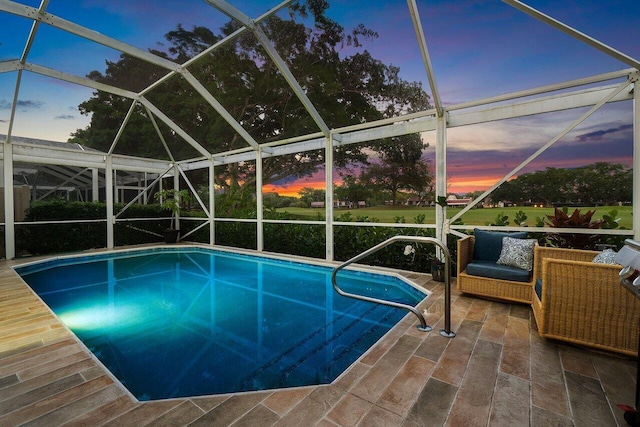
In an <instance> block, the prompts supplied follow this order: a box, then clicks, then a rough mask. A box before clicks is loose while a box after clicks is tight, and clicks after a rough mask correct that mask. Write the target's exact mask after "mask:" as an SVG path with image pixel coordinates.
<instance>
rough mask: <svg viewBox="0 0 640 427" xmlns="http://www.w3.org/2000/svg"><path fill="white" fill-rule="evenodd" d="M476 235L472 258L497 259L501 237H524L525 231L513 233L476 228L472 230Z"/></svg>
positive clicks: (525, 235) (482, 259)
mask: <svg viewBox="0 0 640 427" xmlns="http://www.w3.org/2000/svg"><path fill="white" fill-rule="evenodd" d="M473 234H474V236H475V237H476V241H475V244H474V246H473V259H474V260H479V261H493V262H496V261H498V258H500V252H502V238H503V237H513V238H514V239H526V238H527V232H526V231H518V232H515V233H505V232H503V231H485V230H480V229H479V228H476V229H474V230H473Z"/></svg>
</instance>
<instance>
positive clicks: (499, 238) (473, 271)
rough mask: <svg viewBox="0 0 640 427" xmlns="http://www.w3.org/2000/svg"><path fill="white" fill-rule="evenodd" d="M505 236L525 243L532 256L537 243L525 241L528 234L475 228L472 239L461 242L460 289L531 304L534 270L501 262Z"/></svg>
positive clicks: (473, 293)
mask: <svg viewBox="0 0 640 427" xmlns="http://www.w3.org/2000/svg"><path fill="white" fill-rule="evenodd" d="M505 237H509V238H512V239H523V241H526V242H527V244H528V245H529V247H530V251H531V253H530V254H529V255H530V256H531V257H533V247H535V246H536V245H537V244H536V242H535V241H534V240H533V239H525V238H526V237H527V233H526V232H518V233H503V232H489V231H485V230H480V229H475V230H474V235H473V236H468V237H465V238H462V239H460V240H458V266H457V280H456V286H457V289H458V290H459V291H460V292H464V293H468V294H472V295H477V296H481V297H485V298H491V299H499V300H505V301H513V302H520V303H525V304H531V296H532V294H533V277H532V275H531V271H530V270H529V269H526V268H519V267H515V266H513V265H504V264H500V263H498V261H499V259H500V256H501V255H502V249H503V246H502V242H503V239H504V238H505ZM529 262H531V260H530V261H529Z"/></svg>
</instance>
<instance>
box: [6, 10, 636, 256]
mask: <svg viewBox="0 0 640 427" xmlns="http://www.w3.org/2000/svg"><path fill="white" fill-rule="evenodd" d="M291 1H292V0H285V1H282V2H281V3H280V4H278V5H277V6H276V7H274V8H272V9H271V10H270V11H268V12H267V13H265V14H263V15H261V16H259V17H257V18H255V19H251V18H250V17H248V16H247V15H246V14H244V13H243V12H242V11H240V10H238V9H237V8H235V7H234V6H232V5H231V4H229V3H227V2H226V1H224V0H206V2H207V3H208V4H210V5H211V6H212V7H215V8H216V9H218V10H219V11H221V12H222V13H224V14H226V15H227V16H228V17H230V18H231V19H234V20H236V21H238V22H239V23H240V24H241V25H242V27H241V28H240V29H238V30H237V31H236V32H235V33H233V34H232V35H230V36H228V37H227V38H226V39H223V40H221V41H219V42H218V43H216V44H215V45H212V46H210V47H209V48H208V49H206V50H204V51H203V52H202V53H201V54H199V55H197V56H196V57H194V58H192V59H191V60H189V61H188V62H186V63H184V64H178V63H175V62H172V61H169V60H167V59H165V58H162V57H159V56H157V55H154V54H152V53H150V52H147V51H144V50H141V49H138V48H135V47H133V46H130V45H128V44H126V43H123V42H121V41H119V40H115V39H113V38H110V37H107V36H104V35H102V34H100V33H97V32H95V31H93V30H91V29H89V28H86V27H83V26H81V25H78V24H76V23H73V22H70V21H67V20H65V19H62V18H60V17H57V16H54V15H52V14H50V13H48V12H47V11H46V10H47V6H48V4H49V0H43V1H42V3H41V4H40V6H39V7H38V8H32V7H28V6H25V5H23V4H19V3H16V2H13V1H9V0H0V13H9V14H12V15H16V16H20V17H22V18H25V19H29V20H31V21H32V23H33V25H32V28H31V31H30V33H29V36H28V38H27V39H26V40H25V45H24V51H23V53H22V55H21V57H20V58H19V59H15V60H9V61H3V62H0V73H11V72H13V73H16V84H15V92H14V96H13V100H14V102H13V106H12V110H11V116H10V117H11V118H10V123H9V131H8V134H7V136H6V138H5V140H4V141H2V148H3V150H2V159H3V162H2V165H3V176H4V182H5V183H6V182H13V168H14V164H15V163H17V162H20V163H45V164H50V165H68V166H74V167H80V168H89V169H91V170H93V171H96V170H98V169H101V170H104V171H105V173H104V181H105V186H106V188H107V189H113V188H114V173H115V172H116V171H135V172H146V173H149V174H152V175H154V174H155V176H160V175H163V174H168V175H169V176H173V177H174V185H176V186H177V185H178V176H180V175H181V176H183V177H185V175H184V172H185V171H188V170H193V169H208V171H209V186H210V188H213V170H214V169H213V168H214V166H216V165H224V164H231V163H236V162H241V161H255V162H256V171H257V173H256V175H257V176H256V178H257V188H258V189H260V188H262V174H261V171H262V159H264V158H266V157H269V156H278V155H284V154H291V153H298V152H304V151H309V150H325V154H326V165H327V167H325V170H326V174H325V185H326V189H327V191H326V201H325V209H326V212H325V217H326V218H327V219H326V221H304V222H302V223H308V224H323V225H325V227H326V251H325V252H326V259H327V260H333V258H334V255H333V227H334V225H336V224H337V225H366V224H358V223H337V222H334V220H333V213H334V212H333V194H332V191H330V190H331V189H332V188H333V187H332V185H333V171H332V169H333V168H332V166H331V165H332V164H333V160H332V159H333V149H334V148H335V147H337V146H341V145H346V144H355V143H359V142H363V141H369V140H375V139H380V138H386V137H390V136H398V135H405V134H411V133H418V132H430V131H433V132H435V134H436V196H446V188H447V178H446V177H447V161H446V152H447V130H448V129H451V128H455V127H459V126H467V125H472V124H478V123H487V122H492V121H497V120H505V119H510V118H516V117H525V116H531V115H535V114H541V113H546V112H557V111H563V110H569V109H577V108H583V107H589V108H590V109H589V111H587V112H586V113H585V114H583V115H582V116H581V117H580V118H579V119H577V120H576V121H574V122H573V123H570V124H568V126H567V128H566V129H565V130H564V131H563V132H562V133H560V134H559V135H557V136H556V137H554V138H553V139H551V140H550V141H548V142H547V143H546V144H545V145H543V146H542V147H541V148H540V149H539V150H538V151H537V152H536V153H534V154H533V155H532V156H530V157H529V158H528V159H526V160H524V161H523V162H522V163H521V164H520V165H519V166H518V167H517V168H515V169H514V170H513V171H511V172H510V173H509V174H508V175H506V176H505V177H504V178H503V179H502V180H500V181H499V182H497V183H496V184H495V185H494V186H493V187H492V188H490V189H489V190H487V191H486V192H485V193H484V194H483V195H482V197H484V196H486V195H488V194H490V193H491V191H493V190H494V189H495V188H497V187H498V186H499V185H500V184H501V183H502V182H504V181H506V180H507V179H508V178H510V177H511V176H513V175H515V174H516V173H517V172H518V171H519V170H521V169H522V168H523V167H524V166H526V165H527V164H528V163H529V162H531V161H532V160H533V159H534V158H535V157H536V156H538V155H539V154H541V153H542V152H543V151H544V150H546V149H547V148H549V147H550V146H552V145H553V144H554V143H555V142H557V141H558V140H560V138H561V137H562V136H564V135H565V134H566V133H567V132H569V131H570V130H571V129H573V128H574V127H575V126H576V125H577V124H579V123H580V122H581V121H582V120H584V119H586V118H587V117H588V116H589V115H590V114H592V113H593V112H595V111H597V110H598V108H600V107H601V106H603V105H605V104H607V103H611V102H619V101H627V100H631V101H632V105H633V147H634V154H633V185H634V192H633V197H634V200H633V229H632V230H631V231H628V230H627V231H625V232H622V231H618V230H609V231H606V230H603V234H606V233H608V234H625V235H631V234H632V235H633V237H634V238H635V239H636V240H637V239H640V199H639V198H640V195H639V190H638V189H640V150H639V148H640V93H639V87H638V85H639V83H638V77H639V75H640V74H639V73H640V61H639V60H637V59H634V58H631V57H629V56H628V55H625V54H624V53H622V52H619V51H617V50H615V49H613V48H611V47H609V46H607V45H606V44H604V43H601V42H600V41H598V40H595V39H593V38H591V37H589V36H587V35H585V34H583V33H580V32H579V31H577V30H575V29H573V28H571V27H569V26H567V25H566V24H563V23H562V22H560V21H558V20H556V19H554V18H552V17H550V16H547V15H545V14H543V13H541V12H539V11H537V10H535V9H533V8H531V7H529V6H527V5H526V4H524V3H522V2H520V1H517V0H503V2H504V3H506V4H508V5H510V6H512V7H513V8H515V9H517V10H519V11H521V12H523V13H526V14H528V15H530V16H532V17H533V18H535V19H538V20H539V21H541V22H543V23H545V24H547V25H550V26H551V27H553V28H555V29H557V30H558V31H561V32H564V33H565V34H568V35H569V36H571V37H574V38H576V39H577V40H579V41H581V42H583V43H585V44H587V45H589V46H591V47H593V48H594V49H597V50H599V51H601V52H604V53H605V54H607V55H609V56H611V57H613V58H615V59H617V60H619V61H621V62H622V63H624V64H626V65H627V66H628V67H630V68H627V69H624V70H619V71H613V72H610V73H606V74H600V75H596V76H592V77H588V78H581V79H577V80H572V81H567V82H560V83H557V84H554V85H549V86H544V87H538V88H534V89H530V90H524V91H519V92H514V93H509V94H505V95H501V96H495V97H491V98H486V99H480V100H477V101H473V102H466V103H462V104H457V105H449V106H445V105H443V104H442V101H441V98H440V95H439V92H438V85H437V83H436V79H435V74H434V71H433V67H432V64H431V59H430V56H429V52H428V49H427V45H428V43H427V40H426V38H425V35H424V32H423V30H422V26H421V20H420V16H419V10H418V6H417V4H416V1H415V0H407V7H408V9H409V12H410V15H411V18H412V23H413V26H414V29H415V34H416V39H417V43H418V45H419V48H420V52H421V55H422V61H423V63H424V68H425V73H426V77H427V79H428V82H429V85H430V89H431V94H432V98H433V101H434V104H435V107H434V108H433V109H431V110H428V111H422V112H419V113H415V114H407V115H404V116H401V117H394V118H392V119H386V120H380V121H377V122H370V123H364V124H361V125H355V126H348V127H344V128H340V129H329V128H328V126H327V124H326V123H325V122H324V120H323V118H322V116H321V115H320V113H319V112H318V111H317V110H316V108H315V107H314V105H313V103H312V102H311V100H310V99H309V98H308V97H307V96H306V94H305V92H304V90H303V89H302V87H301V86H300V84H299V83H298V82H297V81H296V79H295V76H294V75H293V74H292V73H291V71H290V70H289V69H288V67H287V65H286V63H285V62H284V60H283V59H282V58H281V57H280V56H279V54H278V52H277V51H276V50H275V48H274V46H273V44H272V43H271V41H270V40H269V39H268V37H267V35H266V34H265V33H264V31H263V30H262V28H261V26H260V22H261V21H263V20H264V19H265V18H267V17H268V16H270V15H271V14H274V13H276V12H277V11H279V10H280V9H282V8H285V7H287V6H288V5H289V3H291ZM43 24H44V25H49V26H52V27H55V28H58V29H60V30H63V31H66V32H68V33H71V34H75V35H77V36H79V37H82V38H84V39H87V40H90V41H92V42H95V43H98V44H101V45H104V46H107V47H110V48H112V49H115V50H117V51H118V52H122V53H126V54H128V55H132V56H134V57H136V58H139V59H141V60H143V61H146V62H149V63H152V64H155V65H157V66H160V67H162V68H164V69H166V70H167V74H166V75H165V76H164V77H162V78H161V79H159V80H158V81H157V82H155V83H154V84H153V85H151V86H149V87H148V88H146V89H144V90H142V91H140V92H138V93H135V92H131V91H128V90H125V89H122V88H119V87H114V86H109V85H105V84H102V83H97V82H95V81H93V80H90V79H88V78H85V77H80V76H76V75H71V74H68V73H65V72H62V71H59V70H53V69H50V68H47V67H43V66H40V65H38V64H33V63H30V62H29V61H28V58H29V52H30V50H31V46H32V44H33V42H34V40H35V37H36V35H37V32H38V28H39V27H40V26H41V25H43ZM247 31H249V32H252V33H253V34H254V35H255V37H256V38H257V40H258V41H259V42H260V44H261V45H262V47H263V48H264V49H265V50H266V52H267V54H268V56H269V58H270V59H271V61H273V63H274V64H275V66H276V67H277V68H278V70H279V72H280V73H281V74H282V76H284V78H285V80H286V82H287V83H288V85H289V86H290V88H291V90H292V91H293V93H294V94H295V95H296V96H297V98H298V99H299V100H300V102H301V103H302V105H303V106H304V108H305V109H306V111H307V112H308V114H309V115H310V117H311V118H312V119H313V121H314V122H315V124H316V125H317V127H318V131H317V132H315V133H312V134H309V135H304V136H300V137H296V138H291V139H285V140H280V141H275V142H270V143H264V144H259V143H258V142H257V141H255V140H254V138H253V137H251V135H249V134H248V132H247V131H246V130H245V129H244V128H243V127H242V126H241V124H240V123H238V122H237V121H235V120H234V119H233V117H232V116H231V114H229V112H227V111H226V110H225V108H224V107H223V106H222V105H221V104H220V103H219V102H218V101H217V100H216V98H215V97H214V96H213V95H212V94H211V93H210V92H208V91H207V90H206V88H205V87H204V86H203V85H202V84H201V83H200V82H199V81H198V79H197V78H196V77H195V76H194V75H193V74H191V72H190V71H189V67H190V65H192V64H194V63H195V62H197V61H198V59H199V58H201V57H203V56H204V55H206V54H208V53H209V52H211V51H212V50H214V49H217V48H218V47H219V46H222V45H224V44H225V43H227V42H229V41H230V40H232V39H233V38H235V37H237V36H238V35H239V34H241V33H244V32H247ZM24 72H28V73H36V74H40V75H43V76H47V77H51V78H54V79H59V80H62V81H65V82H70V83H73V84H77V85H81V86H84V87H87V88H91V89H95V90H99V91H105V92H108V93H112V94H115V95H117V96H121V97H126V98H129V99H131V108H130V110H129V114H128V115H127V118H125V120H124V121H123V123H122V125H121V127H120V129H119V130H118V133H117V135H116V137H115V139H114V141H113V144H112V146H111V148H110V150H109V151H108V152H107V153H99V152H95V151H75V150H74V151H71V150H64V149H59V148H54V147H44V146H38V145H33V144H29V143H24V142H18V141H14V140H13V138H12V128H13V122H14V119H15V115H16V105H17V99H18V94H19V92H20V86H21V79H22V75H23V73H24ZM176 74H178V75H180V76H181V77H183V78H184V80H185V81H186V82H188V83H189V84H190V85H191V87H192V88H193V89H194V90H195V91H196V92H197V93H198V94H199V95H200V96H202V98H203V99H204V100H205V101H206V102H208V103H209V105H211V107H213V108H214V109H215V111H217V112H218V113H219V114H220V115H221V116H222V117H223V118H224V119H225V120H226V121H227V123H229V125H230V126H232V127H233V129H234V130H235V131H236V132H237V133H238V134H239V135H240V136H241V137H242V138H243V139H244V141H245V142H246V144H247V146H246V148H244V149H239V150H233V151H229V152H225V153H217V154H214V153H210V152H209V151H207V150H206V149H205V148H204V146H203V145H202V144H201V143H200V142H198V141H196V140H195V139H194V138H192V137H191V136H190V135H189V134H188V133H187V132H185V131H184V130H182V129H181V128H180V126H179V125H177V124H176V123H175V122H173V121H172V120H171V118H170V117H168V116H167V115H166V114H164V113H163V112H162V111H161V110H160V109H159V108H157V107H156V106H155V105H153V103H152V102H150V101H149V99H147V98H146V97H145V94H146V93H148V92H149V91H150V90H152V89H153V88H154V87H157V85H159V84H161V83H162V82H163V81H165V80H166V79H168V78H170V77H172V76H174V75H176ZM594 85H597V86H595V87H594ZM136 105H141V106H143V108H144V109H145V110H146V111H147V114H148V116H149V118H150V120H151V121H152V122H153V124H154V126H155V128H156V131H157V133H158V136H159V139H160V140H161V142H162V143H163V144H164V147H165V149H166V150H167V152H168V154H169V156H170V158H171V159H173V156H172V155H171V152H170V151H169V149H168V147H167V145H166V143H165V142H164V140H163V138H162V135H161V134H160V131H159V128H158V126H157V123H156V120H160V121H162V122H163V123H164V124H165V125H167V126H168V127H169V128H170V129H171V130H172V131H174V132H175V133H176V134H178V135H180V136H181V137H182V138H183V139H184V141H185V143H187V144H189V145H191V146H192V147H193V148H194V149H195V150H196V151H197V152H198V153H199V154H200V155H201V157H199V158H196V159H191V160H187V161H175V160H172V161H171V162H167V161H160V160H154V159H144V158H135V157H128V156H121V155H117V154H115V153H114V150H115V148H116V146H117V143H118V139H119V137H120V135H121V133H122V131H123V129H124V128H125V126H126V125H127V122H128V118H129V117H130V115H131V113H132V112H133V109H134V108H135V106H136ZM95 173H96V174H97V172H95ZM95 176H96V175H95V174H94V177H95ZM189 186H190V188H191V190H192V191H193V187H191V184H189ZM94 188H95V184H94ZM257 193H258V194H256V201H257V212H258V217H257V219H256V220H255V223H256V227H257V242H256V244H257V249H258V250H259V251H262V250H263V249H264V235H263V225H264V223H265V222H268V221H266V220H264V218H263V216H262V194H261V191H258V192H257ZM480 200H481V199H476V201H474V203H473V204H475V203H478V202H479V201H480ZM106 202H107V247H108V248H113V247H114V235H113V232H114V224H115V222H116V220H117V218H116V216H115V215H114V212H113V205H114V192H113V191H106ZM198 202H199V203H200V204H201V206H202V207H203V209H204V211H205V212H207V213H208V217H207V219H206V220H205V223H206V224H209V225H210V244H214V243H215V241H214V239H215V237H214V236H215V232H214V227H215V223H216V221H221V220H222V221H229V220H230V219H220V218H215V216H214V211H215V209H214V203H215V202H214V197H213V191H210V197H209V200H206V201H202V200H198ZM473 204H472V205H469V206H468V207H467V209H470V208H471V207H472V206H473ZM4 206H5V223H4V228H5V253H6V258H7V259H11V258H14V257H15V225H16V223H15V219H14V216H13V192H11V191H5V192H4ZM465 211H466V210H464V211H462V212H461V213H460V214H458V215H457V216H456V217H454V218H452V220H455V218H457V217H459V216H460V215H462V214H463V213H464V212H465ZM241 221H253V220H241ZM270 222H280V221H270ZM284 222H286V221H284ZM296 223H301V222H300V221H296ZM385 225H387V224H385ZM389 225H390V226H393V225H391V224H389ZM403 226H406V224H403ZM422 227H432V228H435V229H436V230H437V238H438V239H440V240H441V241H443V240H444V239H445V238H446V234H448V233H454V234H457V235H461V233H460V231H462V230H465V229H468V228H472V227H465V226H452V225H450V221H449V220H448V219H447V218H446V215H445V211H444V208H441V207H438V208H437V214H436V223H435V224H427V225H422ZM503 229H504V228H503ZM507 229H513V230H516V229H518V227H507ZM527 230H529V231H535V230H536V228H535V227H528V228H527Z"/></svg>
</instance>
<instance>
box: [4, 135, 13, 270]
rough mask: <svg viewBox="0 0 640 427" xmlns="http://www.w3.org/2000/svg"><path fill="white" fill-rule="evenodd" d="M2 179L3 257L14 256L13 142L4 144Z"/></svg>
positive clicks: (11, 257)
mask: <svg viewBox="0 0 640 427" xmlns="http://www.w3.org/2000/svg"><path fill="white" fill-rule="evenodd" d="M2 155H3V179H4V188H5V190H4V249H5V258H6V259H13V258H15V256H16V230H15V214H14V212H13V209H14V207H13V205H14V200H13V199H14V198H13V185H12V183H13V144H4V149H3V151H2Z"/></svg>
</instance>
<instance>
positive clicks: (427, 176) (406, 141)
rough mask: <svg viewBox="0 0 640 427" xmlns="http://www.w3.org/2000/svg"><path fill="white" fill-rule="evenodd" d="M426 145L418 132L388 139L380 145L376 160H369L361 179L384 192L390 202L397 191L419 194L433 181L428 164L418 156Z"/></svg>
mask: <svg viewBox="0 0 640 427" xmlns="http://www.w3.org/2000/svg"><path fill="white" fill-rule="evenodd" d="M427 147H428V144H423V143H422V140H421V139H420V136H419V135H405V136H403V137H399V138H390V140H389V141H388V142H386V143H385V144H384V145H383V146H381V147H380V151H379V155H380V157H379V161H377V162H371V163H370V165H369V167H368V168H367V170H366V171H365V172H364V175H363V178H365V179H366V180H367V181H369V182H370V183H371V184H372V185H373V186H374V187H377V188H379V189H382V190H385V191H388V192H389V194H390V196H391V200H392V202H393V204H395V203H396V199H397V196H398V191H400V190H406V191H411V192H414V193H416V194H423V193H424V192H425V191H426V189H427V188H429V187H430V186H431V183H432V181H433V173H432V171H431V167H430V165H429V163H428V162H427V161H426V160H423V159H422V150H423V149H425V148H427Z"/></svg>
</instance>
